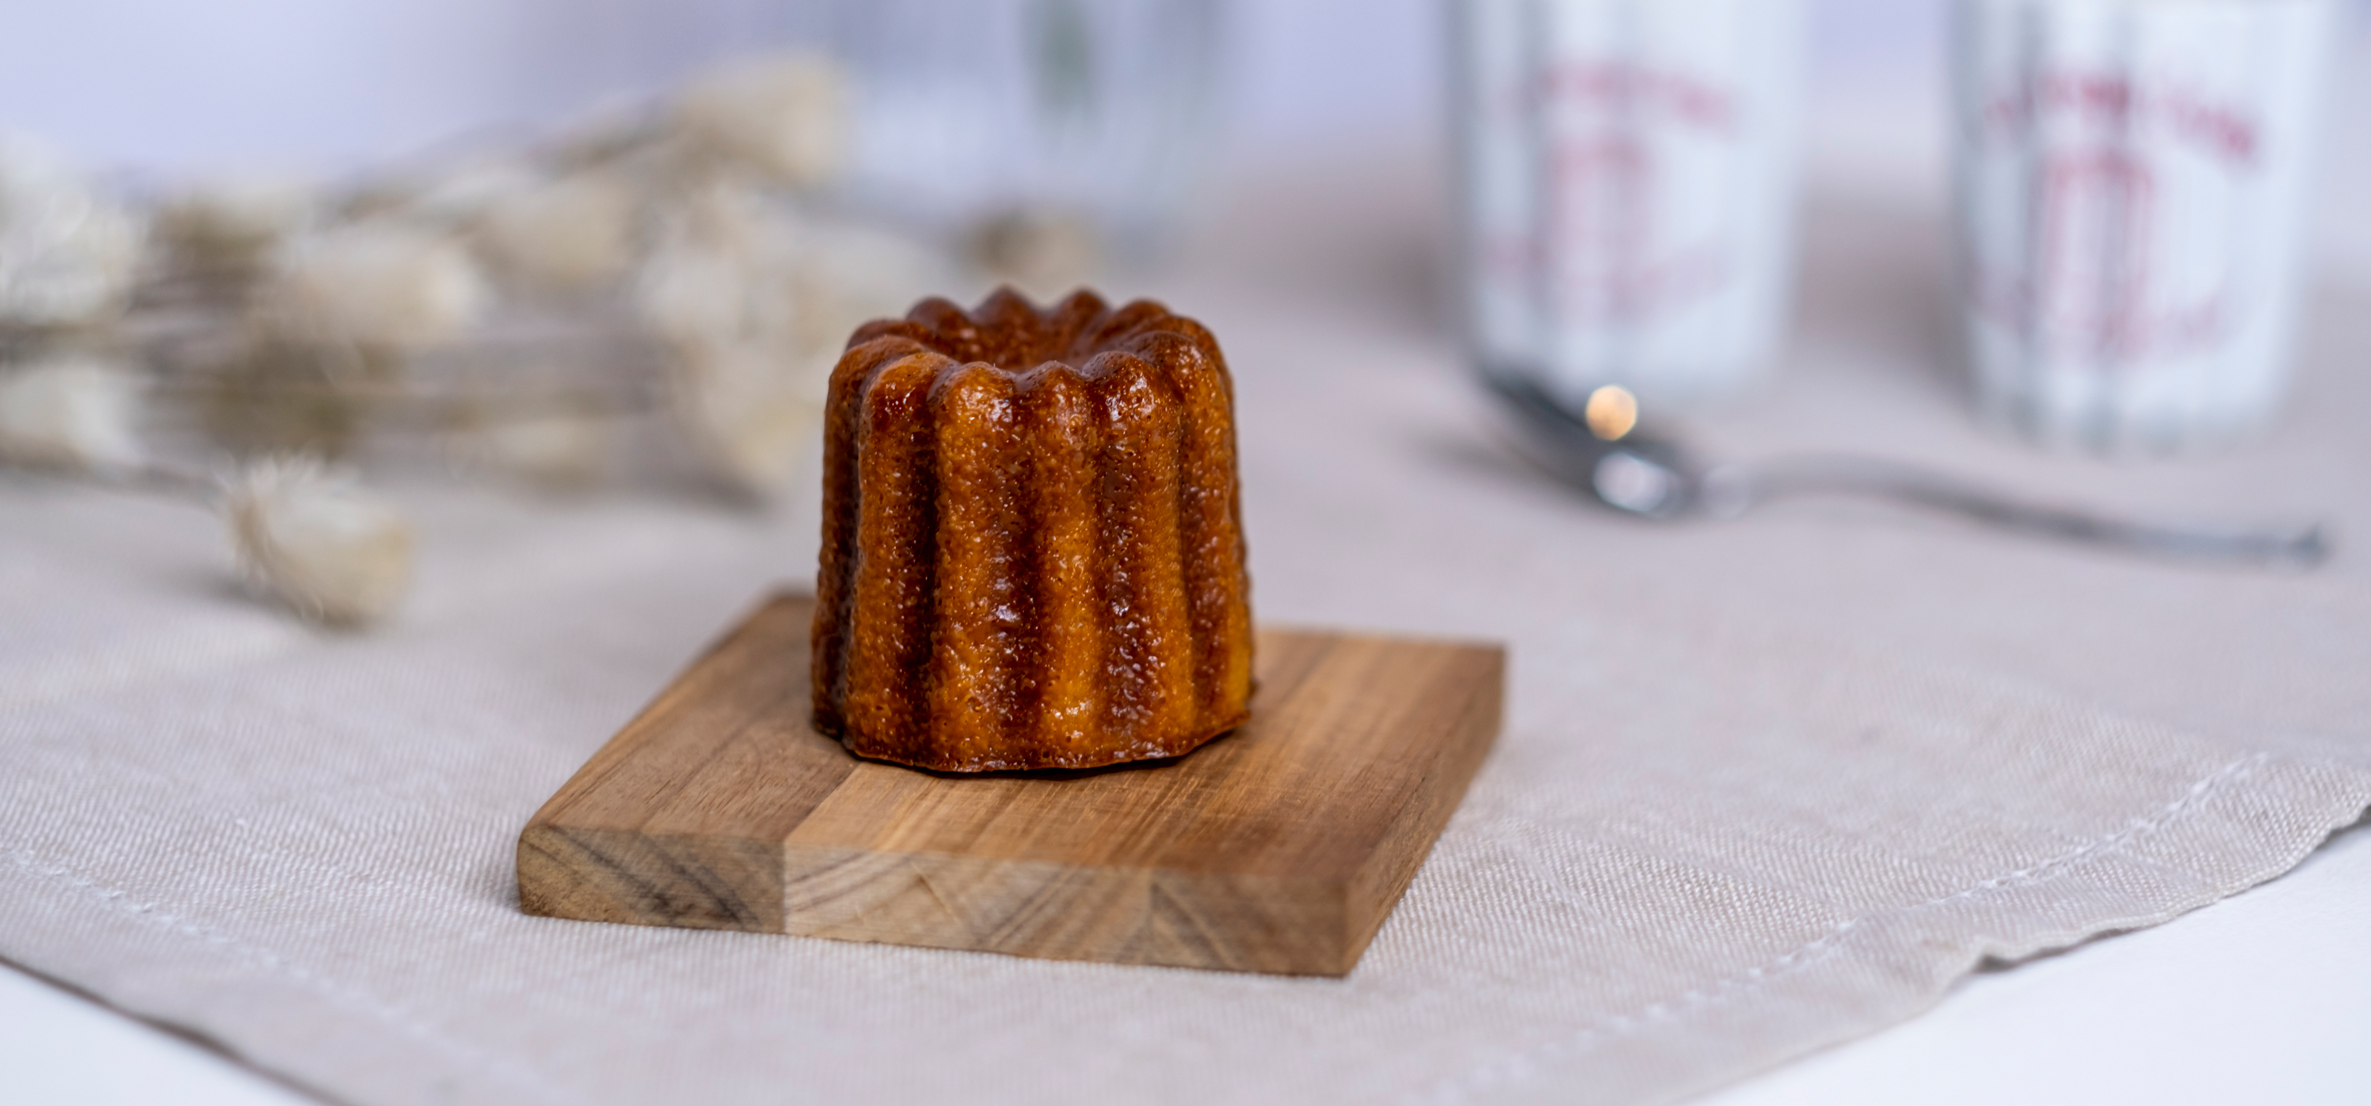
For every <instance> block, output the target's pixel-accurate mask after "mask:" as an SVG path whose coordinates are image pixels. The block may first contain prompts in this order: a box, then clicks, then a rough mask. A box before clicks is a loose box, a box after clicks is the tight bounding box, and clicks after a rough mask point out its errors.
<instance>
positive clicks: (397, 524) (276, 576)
mask: <svg viewBox="0 0 2371 1106" xmlns="http://www.w3.org/2000/svg"><path fill="white" fill-rule="evenodd" d="M222 510H223V515H224V518H225V519H226V520H227V521H228V522H229V524H230V530H231V541H232V543H233V545H234V546H235V547H236V550H237V553H238V558H239V564H240V567H241V568H242V569H244V570H245V571H246V573H247V575H248V577H249V579H251V580H253V581H255V582H256V583H257V584H258V585H260V586H262V587H263V588H265V589H267V590H268V591H270V592H271V593H272V594H273V595H275V596H277V597H278V598H279V599H280V600H281V601H282V602H284V603H286V604H288V606H289V607H290V608H292V609H294V610H295V611H296V612H297V613H299V614H302V615H304V616H305V617H307V618H310V619H314V620H316V621H319V622H324V623H328V624H330V625H339V626H352V625H360V624H363V623H368V622H373V621H376V620H378V619H380V618H383V617H385V616H386V615H387V613H388V612H389V611H391V610H393V609H394V608H395V605H396V603H397V602H399V601H400V600H401V599H402V598H403V595H404V592H405V590H406V589H407V588H409V587H410V585H411V577H412V528H411V523H410V522H408V521H406V520H405V518H404V517H403V515H402V514H401V513H400V512H398V511H397V510H396V509H395V508H393V507H391V506H389V505H388V504H386V503H384V502H382V501H380V500H379V499H377V498H375V497H373V496H372V495H370V494H369V493H368V492H366V491H364V490H363V489H362V487H361V486H360V485H358V484H357V483H356V482H355V481H354V479H353V477H352V476H350V475H347V474H345V473H343V472H337V471H332V470H329V469H326V468H324V467H323V466H322V464H321V462H320V461H318V460H315V459H313V458H309V457H282V458H273V459H267V460H262V461H257V462H254V463H252V464H250V465H248V466H247V467H246V468H245V469H244V470H242V471H241V472H240V473H239V475H238V476H237V478H236V479H234V480H233V481H232V482H231V483H230V485H229V487H227V488H226V489H225V490H224V494H223V499H222Z"/></svg>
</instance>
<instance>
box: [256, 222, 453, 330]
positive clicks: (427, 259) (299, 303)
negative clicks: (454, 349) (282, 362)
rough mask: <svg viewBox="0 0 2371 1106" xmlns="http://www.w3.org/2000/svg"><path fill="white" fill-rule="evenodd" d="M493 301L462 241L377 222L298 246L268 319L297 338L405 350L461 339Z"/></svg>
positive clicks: (270, 297)
mask: <svg viewBox="0 0 2371 1106" xmlns="http://www.w3.org/2000/svg"><path fill="white" fill-rule="evenodd" d="M486 299H487V296H486V287H485V280H484V278H483V277H481V276H480V275H479V273H478V269H477V266H476V265H475V264H474V263H473V262H471V261H470V258H469V254H468V252H467V251H465V250H463V249H462V248H461V246H460V244H459V243H457V242H455V241H453V240H452V239H451V238H450V237H448V236H446V235H443V234H440V233H437V232H435V231H431V230H425V229H422V228H420V227H417V226H412V225H410V224H407V223H404V222H401V221H398V220H392V219H374V220H371V221H368V222H362V223H354V224H350V225H347V226H342V227H338V228H336V229H333V230H329V231H326V232H323V233H322V234H319V235H316V236H314V237H313V238H311V239H309V240H306V241H303V242H300V243H298V244H297V246H296V248H295V249H294V250H293V251H292V252H291V253H290V255H289V256H288V258H287V259H286V261H285V263H284V265H283V268H282V269H281V271H280V272H279V273H278V274H277V275H276V277H275V279H274V280H273V282H272V284H271V286H270V288H269V289H267V291H266V293H265V305H266V307H265V317H266V318H267V319H268V320H269V321H270V323H271V325H272V327H273V329H275V330H277V331H280V332H282V333H286V334H290V335H293V336H300V337H306V338H310V339H314V340H345V341H352V342H357V343H363V344H372V345H382V346H387V347H393V348H404V347H412V346H422V345H430V344H434V343H437V342H441V341H445V340H447V339H450V338H452V337H454V336H455V335H457V334H459V333H460V332H461V331H462V330H464V329H466V328H467V327H468V326H469V325H470V324H471V323H473V322H475V321H476V320H477V318H478V316H479V315H480V314H481V313H483V311H484V310H485V306H486Z"/></svg>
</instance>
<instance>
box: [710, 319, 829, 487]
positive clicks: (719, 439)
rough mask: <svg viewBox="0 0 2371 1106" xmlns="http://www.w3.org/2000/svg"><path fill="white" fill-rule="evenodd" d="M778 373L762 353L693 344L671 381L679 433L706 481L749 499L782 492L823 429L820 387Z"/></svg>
mask: <svg viewBox="0 0 2371 1106" xmlns="http://www.w3.org/2000/svg"><path fill="white" fill-rule="evenodd" d="M783 368H784V367H783V365H782V364H781V363H780V362H778V361H776V360H775V359H774V358H772V357H771V356H769V354H768V352H767V351H766V350H764V349H762V348H757V347H750V346H738V347H723V348H698V347H695V348H693V349H690V350H687V351H685V352H684V354H683V356H682V357H681V359H680V362H679V365H678V371H677V372H676V374H675V377H674V386H675V387H674V399H675V415H676V421H677V424H678V425H679V426H680V427H681V428H682V429H683V432H684V436H685V437H686V439H687V440H689V441H690V443H691V445H692V447H693V449H695V450H696V451H698V453H699V454H700V457H701V459H703V460H704V461H706V462H707V463H708V469H709V473H710V474H711V475H712V476H714V477H716V478H717V479H718V480H719V481H721V482H722V483H723V484H724V485H725V486H726V487H727V488H729V489H730V490H732V491H733V492H735V493H737V494H740V495H743V496H747V497H749V498H752V499H757V500H770V499H774V498H777V497H779V496H780V495H782V494H783V492H785V491H787V490H788V488H789V486H790V485H791V483H792V482H793V480H794V479H795V478H796V477H797V476H798V474H799V473H800V472H801V471H802V467H803V466H802V462H804V461H805V460H806V459H807V455H808V454H809V453H810V452H812V446H813V444H814V443H815V441H816V440H817V436H818V435H819V434H820V433H821V432H822V429H823V402H822V398H823V397H822V395H821V394H820V390H819V389H817V388H815V387H813V386H811V385H809V384H808V383H807V382H805V381H803V380H800V379H798V378H797V376H796V375H795V374H789V373H785V372H784V371H783Z"/></svg>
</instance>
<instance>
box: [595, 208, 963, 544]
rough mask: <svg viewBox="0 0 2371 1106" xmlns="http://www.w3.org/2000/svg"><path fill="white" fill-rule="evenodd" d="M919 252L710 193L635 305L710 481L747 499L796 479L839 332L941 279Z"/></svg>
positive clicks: (866, 232) (679, 419)
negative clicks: (663, 355)
mask: <svg viewBox="0 0 2371 1106" xmlns="http://www.w3.org/2000/svg"><path fill="white" fill-rule="evenodd" d="M943 276H944V267H943V266H942V265H941V264H939V263H938V261H937V259H936V258H935V257H934V256H933V255H932V254H930V253H929V252H928V251H927V250H924V249H923V248H922V247H920V246H918V245H916V244H914V243H912V242H910V241H908V240H906V239H904V238H901V237H898V236H896V235H893V234H889V233H886V232H883V231H879V230H875V229H872V228H869V227H863V226H858V225H855V224H848V223H821V222H806V221H802V220H799V219H796V218H794V217H793V216H792V214H791V213H790V212H789V211H788V210H787V209H785V208H784V207H782V206H781V205H779V204H773V203H769V202H767V201H766V199H765V198H764V197H763V196H761V195H758V194H757V193H755V192H754V191H753V190H750V189H748V188H746V187H741V186H734V185H731V184H730V183H729V182H728V183H725V184H720V185H717V186H715V187H711V188H709V189H707V190H706V191H704V192H703V193H702V194H700V195H699V196H697V197H695V199H694V201H693V202H692V203H691V204H689V205H687V209H686V211H685V212H684V213H683V214H682V215H681V217H679V218H677V219H675V220H673V221H672V222H671V223H669V224H668V225H667V226H666V227H665V228H664V230H663V232H662V234H661V235H660V240H659V245H658V247H657V248H656V249H654V250H653V251H652V253H651V255H650V257H649V258H647V259H646V260H645V262H644V266H643V271H642V274H641V277H640V279H639V281H638V282H637V286H636V306H637V309H638V310H639V311H640V313H641V314H642V316H643V318H644V320H645V321H646V322H647V323H648V324H649V325H650V326H651V328H652V329H653V330H655V331H657V332H658V333H659V334H660V335H661V336H662V337H663V338H665V339H666V340H667V342H668V344H669V346H670V347H671V348H672V349H673V351H674V353H675V356H674V358H673V359H672V360H671V361H670V362H669V365H668V367H669V370H670V374H671V376H670V384H671V396H672V398H673V401H674V409H675V415H676V424H677V425H678V427H679V428H680V429H681V430H682V431H683V433H684V435H685V437H686V438H687V439H688V440H689V441H690V443H691V444H692V446H693V447H694V449H695V450H696V451H697V452H698V453H699V455H700V456H701V457H702V458H703V459H705V460H706V461H707V462H708V465H709V468H710V471H711V472H712V474H713V475H715V476H716V477H718V478H719V479H720V480H722V481H723V482H724V483H726V484H727V485H729V486H730V487H732V488H733V489H735V490H736V491H738V492H740V493H742V494H745V495H748V496H750V497H753V498H759V499H766V498H772V497H774V496H777V495H779V494H780V493H781V492H782V491H784V490H785V489H786V488H787V487H788V486H789V485H790V484H791V483H792V482H793V481H794V479H795V478H796V476H797V474H798V472H799V471H800V463H801V462H802V461H803V460H804V459H805V458H806V456H807V454H808V453H809V452H810V450H809V448H808V447H809V446H810V445H811V444H812V442H813V441H814V437H815V434H816V433H817V431H818V430H819V429H820V427H821V411H822V406H823V401H824V391H825V388H826V386H827V385H828V383H829V379H830V375H831V369H832V365H833V364H834V363H836V362H837V361H838V359H839V355H840V352H841V350H842V348H843V347H844V346H845V345H846V344H847V341H848V335H849V334H850V333H851V332H852V331H854V330H855V329H856V327H857V326H858V325H860V324H861V323H863V322H864V321H865V320H866V319H869V318H873V317H876V316H879V315H885V314H893V313H895V312H896V311H898V310H900V309H902V308H904V307H905V305H906V304H907V303H909V302H911V301H912V299H913V298H914V297H915V296H916V295H918V294H920V292H921V291H922V290H923V289H926V288H928V287H931V286H933V285H934V284H936V283H938V282H939V281H940V280H941V279H942V278H943Z"/></svg>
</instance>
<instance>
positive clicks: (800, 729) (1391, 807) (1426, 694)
mask: <svg viewBox="0 0 2371 1106" xmlns="http://www.w3.org/2000/svg"><path fill="white" fill-rule="evenodd" d="M812 610H813V606H812V603H811V601H810V600H808V599H807V598H805V597H802V596H779V597H776V598H773V599H771V600H769V601H767V602H766V603H764V604H763V605H762V606H760V607H759V608H758V610H757V611H756V612H755V613H753V614H752V615H751V616H750V617H749V618H748V619H747V620H746V621H745V622H743V623H742V624H741V625H740V626H739V627H737V628H736V629H734V630H733V631H732V632H731V633H730V634H728V635H727V636H726V637H725V639H724V640H723V641H721V642H719V643H718V644H717V645H716V646H714V647H713V648H711V649H710V650H709V651H708V653H707V654H706V655H704V656H702V657H701V658H700V659H699V660H698V661H696V662H694V663H693V664H692V666H691V668H690V669H689V670H688V671H686V672H685V673H684V674H683V675H682V676H681V677H679V678H677V680H676V681H675V682H674V684H672V685H671V686H669V687H668V688H667V689H666V691H664V692H662V693H661V694H660V695H659V697H658V698H657V700H655V701H654V702H652V703H651V704H650V706H649V707H647V708H645V709H644V710H643V712H642V714H641V715H640V716H639V717H637V718H635V719H634V721H633V722H632V723H630V724H628V725H627V726H626V728H625V729H624V730H623V731H621V732H619V733H618V735H617V736H616V737H614V738H612V739H611V740H610V742H609V744H608V745H607V746H605V747H603V748H602V749H601V751H600V752H598V753H596V754H594V756H593V758H592V760H590V761H588V762H587V763H586V764H585V766H584V767H583V768H581V769H579V770H578V771H577V773H576V776H575V777H574V778H572V779H570V780H569V781H568V783H567V785H566V786H564V787H562V788H561V789H560V791H559V793H558V794H556V795H554V796H552V798H551V801H549V802H547V803H545V804H544V806H543V809H542V810H540V811H538V812H537V813H536V815H535V817H534V819H533V820H532V821H530V822H529V823H528V824H527V828H526V830H525V831H524V832H522V833H521V834H520V835H519V850H518V865H519V903H520V906H521V907H522V908H523V909H525V910H526V911H527V912H528V913H530V914H540V915H547V916H551V917H561V918H582V919H586V920H591V921H606V922H626V923H630V924H636V925H664V926H690V927H698V928H708V929H737V930H750V931H757V932H768V933H791V934H800V935H806V936H815V937H832V938H839V939H843V940H852V941H884V942H890V943H895V944H904V945H923V946H930V947H935V948H953V949H975V950H980V951H986V952H1001V953H1009V954H1013V955H1018V956H1036V957H1046V958H1053V959H1065V960H1099V961H1109V962H1115V963H1127V964H1168V965H1177V966H1183V967H1196V968H1216V969H1225V970H1232V971H1256V972H1279V973H1288V974H1306V975H1342V974H1346V973H1348V972H1349V971H1350V969H1351V968H1352V967H1353V966H1354V965H1356V964H1357V963H1358V958H1359V955H1360V954H1361V953H1362V952H1364V951H1365V950H1366V947H1367V943H1368V942H1369V941H1370V940H1372V939H1373V938H1374V935H1375V931H1376V929H1377V928H1378V927H1380V926H1381V925H1382V924H1383V919H1384V918H1385V917H1386V916H1388V915H1389V914H1390V913H1391V909H1392V906H1393V905H1394V904H1396V903H1397V902H1398V901H1399V897H1400V893H1401V892H1402V891H1404V890H1405V889H1406V888H1407V885H1408V881H1409V880H1410V879H1411V878H1413V877H1414V876H1415V874H1416V869H1417V867H1418V865H1420V864H1422V863H1423V861H1424V857H1425V854H1426V853H1428V852H1429V851H1430V850H1431V849H1432V843H1433V839H1434V838H1435V837H1437V836H1438V835H1439V834H1440V831H1441V827H1442V826H1443V825H1444V824H1446V823H1447V822H1448V820H1449V814H1450V812H1451V811H1452V810H1454V809H1455V808H1456V806H1457V802H1458V800H1459V798H1460V797H1462V796H1463V795H1464V793H1465V788H1466V784H1467V783H1468V782H1469V781H1470V780H1472V778H1473V775H1474V771H1475V770H1476V769H1477V768H1478V767H1480V765H1481V762H1482V757H1483V755H1484V754H1485V753H1486V752H1487V751H1488V750H1489V747H1490V743H1491V742H1492V740H1493V739H1494V738H1495V737H1496V736H1497V734H1498V727H1499V710H1500V703H1501V700H1502V696H1503V687H1504V683H1505V667H1506V662H1505V653H1504V651H1503V650H1502V649H1500V648H1498V647H1496V646H1487V645H1467V644H1453V643H1438V642H1414V641H1404V640H1395V639H1389V638H1379V637H1366V636H1356V635H1345V634H1324V633H1308V632H1296V631H1268V632H1263V633H1262V634H1261V635H1260V636H1259V639H1258V654H1257V656H1258V660H1257V664H1258V679H1259V690H1258V692H1257V694H1256V696H1255V697H1254V699H1253V703H1252V715H1251V721H1250V722H1249V723H1248V724H1246V725H1245V726H1243V727H1242V728H1241V729H1239V730H1237V731H1236V732H1235V733H1233V734H1231V735H1229V736H1226V737H1223V738H1220V739H1219V740H1217V741H1214V742H1212V743H1210V744H1209V745H1207V746H1204V747H1203V748H1202V749H1200V750H1199V751H1197V752H1195V753H1193V754H1191V755H1188V756H1185V757H1182V758H1179V759H1177V760H1174V761H1166V762H1161V763H1157V764H1150V765H1139V766H1131V767H1126V768H1119V769H1110V770H1105V771H1099V772H1085V773H1030V774H1012V775H988V776H969V777H959V776H948V775H939V774H933V773H927V772H919V771H915V770H913V769H909V768H902V767H897V766H894V765H888V764H881V763H876V762H872V761H865V760H860V759H857V758H855V757H853V756H851V755H849V754H848V753H847V751H846V750H844V749H842V748H841V747H840V745H839V744H838V743H837V742H834V741H832V740H831V739H829V738H826V737H823V736H822V735H820V734H818V733H816V732H815V730H814V729H813V728H812V727H811V726H810V725H809V724H808V711H809V697H808V688H807V676H806V674H807V671H808V656H807V650H808V627H809V622H810V616H811V612H812Z"/></svg>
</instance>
